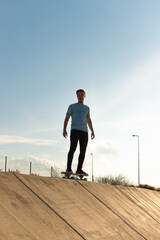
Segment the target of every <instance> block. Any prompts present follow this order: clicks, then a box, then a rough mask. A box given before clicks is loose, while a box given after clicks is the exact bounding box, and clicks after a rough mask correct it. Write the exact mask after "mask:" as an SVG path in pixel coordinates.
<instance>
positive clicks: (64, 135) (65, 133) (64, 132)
mask: <svg viewBox="0 0 160 240" xmlns="http://www.w3.org/2000/svg"><path fill="white" fill-rule="evenodd" d="M67 136H68V134H67V131H66V130H64V131H63V137H65V138H66V137H67Z"/></svg>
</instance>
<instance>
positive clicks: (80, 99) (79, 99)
mask: <svg viewBox="0 0 160 240" xmlns="http://www.w3.org/2000/svg"><path fill="white" fill-rule="evenodd" d="M77 98H78V102H80V103H82V102H83V101H84V98H85V95H84V94H83V93H82V92H78V93H77Z"/></svg>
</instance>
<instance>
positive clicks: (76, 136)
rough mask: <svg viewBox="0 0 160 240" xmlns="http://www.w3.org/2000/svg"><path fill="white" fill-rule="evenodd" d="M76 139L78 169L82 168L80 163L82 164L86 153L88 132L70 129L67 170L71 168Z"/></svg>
mask: <svg viewBox="0 0 160 240" xmlns="http://www.w3.org/2000/svg"><path fill="white" fill-rule="evenodd" d="M78 141H79V144H80V154H79V157H78V167H77V170H78V171H79V170H81V169H82V165H83V162H84V158H85V153H86V148H87V143H88V133H87V132H83V131H80V130H71V135H70V150H69V152H68V161H67V170H68V171H70V170H71V165H72V160H73V156H74V152H75V151H76V148H77V143H78Z"/></svg>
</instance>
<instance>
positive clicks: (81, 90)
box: [76, 89, 86, 96]
mask: <svg viewBox="0 0 160 240" xmlns="http://www.w3.org/2000/svg"><path fill="white" fill-rule="evenodd" d="M79 92H81V93H83V95H84V96H86V92H85V91H84V90H83V89H78V90H77V91H76V94H77V95H78V93H79Z"/></svg>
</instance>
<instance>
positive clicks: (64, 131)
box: [63, 115, 70, 138]
mask: <svg viewBox="0 0 160 240" xmlns="http://www.w3.org/2000/svg"><path fill="white" fill-rule="evenodd" d="M69 118H70V115H66V117H65V119H64V127H63V137H65V138H66V137H67V136H68V134H67V131H66V129H67V125H68V121H69Z"/></svg>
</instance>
